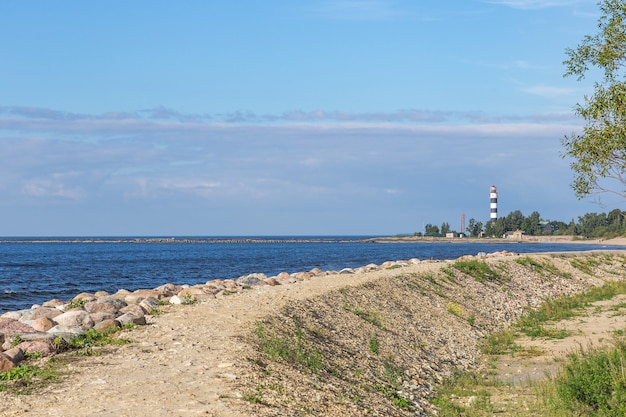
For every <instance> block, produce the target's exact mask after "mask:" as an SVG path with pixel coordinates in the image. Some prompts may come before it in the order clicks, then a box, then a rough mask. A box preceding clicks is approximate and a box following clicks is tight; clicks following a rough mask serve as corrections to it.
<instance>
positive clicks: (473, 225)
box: [467, 218, 483, 237]
mask: <svg viewBox="0 0 626 417" xmlns="http://www.w3.org/2000/svg"><path fill="white" fill-rule="evenodd" d="M482 231H483V222H478V221H476V219H474V218H471V219H469V224H468V226H467V232H468V233H469V235H470V236H471V237H477V236H480V233H481V232H482Z"/></svg>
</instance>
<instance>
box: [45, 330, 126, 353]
mask: <svg viewBox="0 0 626 417" xmlns="http://www.w3.org/2000/svg"><path fill="white" fill-rule="evenodd" d="M120 330H121V329H120V328H119V327H112V328H111V329H109V330H107V331H106V332H101V331H98V330H94V329H89V330H87V331H86V332H85V334H84V335H82V336H75V337H72V338H70V339H69V340H66V339H64V338H63V337H61V336H57V337H56V338H55V339H54V340H53V341H52V345H53V347H54V349H55V350H56V351H57V352H66V351H72V350H74V351H76V353H77V354H79V355H85V356H97V355H99V354H100V351H99V350H96V349H94V348H97V347H102V346H107V345H125V344H128V343H130V342H131V341H130V340H129V339H122V338H120V337H117V336H118V332H119V331H120Z"/></svg>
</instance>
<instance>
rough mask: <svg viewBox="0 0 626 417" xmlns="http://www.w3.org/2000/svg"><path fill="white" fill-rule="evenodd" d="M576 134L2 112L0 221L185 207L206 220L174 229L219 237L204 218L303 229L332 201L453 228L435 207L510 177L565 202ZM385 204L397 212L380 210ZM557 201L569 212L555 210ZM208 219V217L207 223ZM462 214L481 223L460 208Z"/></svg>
mask: <svg viewBox="0 0 626 417" xmlns="http://www.w3.org/2000/svg"><path fill="white" fill-rule="evenodd" d="M5 113H6V112H5ZM35 114H36V116H35ZM46 114H48V116H46ZM182 116H184V115H182ZM46 117H47V118H46ZM288 119H289V120H288ZM578 128H579V127H578V125H577V123H576V122H575V120H574V119H572V118H570V117H569V116H568V115H565V114H558V115H541V116H509V117H500V118H499V119H495V118H490V117H489V116H488V115H485V114H471V113H453V112H451V113H444V112H429V111H417V110H409V111H399V112H395V113H347V112H346V113H338V112H324V111H319V112H311V113H307V112H299V116H298V117H297V118H288V117H284V116H278V117H276V120H275V121H272V122H270V121H267V120H265V121H256V122H254V123H252V122H249V121H245V122H240V123H226V122H224V121H219V122H217V121H215V120H214V119H213V120H209V119H206V120H204V121H198V120H195V121H181V120H180V119H178V120H169V119H163V118H159V119H152V118H145V117H144V115H142V114H140V113H139V112H137V113H136V114H135V116H133V117H130V116H125V117H124V118H120V117H111V118H107V117H106V116H103V115H80V117H72V118H64V117H61V118H59V117H58V113H57V112H54V111H52V112H49V113H48V112H45V111H31V112H29V113H28V115H27V114H26V113H22V114H20V115H15V114H10V115H7V114H0V189H1V190H2V192H3V200H2V202H0V214H2V213H6V210H7V207H20V206H22V205H24V204H29V203H28V202H29V201H30V202H32V199H33V197H36V198H37V205H38V206H41V207H42V208H43V207H50V206H54V205H55V204H57V203H58V202H59V201H63V202H65V203H66V204H65V205H64V207H66V206H67V205H68V204H76V203H75V202H80V207H81V209H82V208H83V207H84V208H85V210H91V211H99V212H105V213H106V212H116V213H124V214H123V215H124V216H130V217H129V218H128V219H125V222H126V224H129V223H132V221H131V219H133V217H132V216H134V215H136V216H137V218H136V219H135V221H136V222H138V223H137V224H143V222H144V219H143V218H142V217H141V215H140V214H139V213H145V212H146V211H154V210H156V209H158V210H163V213H166V212H167V210H174V208H176V207H185V210H196V211H198V212H203V213H205V215H204V216H203V217H202V216H201V215H200V214H199V215H198V216H201V217H193V216H190V217H189V219H186V218H185V219H180V221H181V222H184V221H187V222H188V223H189V224H191V223H192V222H200V223H202V224H206V225H207V226H206V227H207V228H210V233H217V231H218V230H219V231H220V233H225V234H228V233H235V231H233V230H230V231H229V230H222V229H219V227H225V226H223V225H225V224H235V223H236V222H235V221H234V220H233V221H230V222H222V223H219V222H217V220H212V219H213V218H215V219H218V218H222V219H224V218H226V219H229V218H230V217H231V216H233V215H234V214H233V213H238V214H237V216H240V217H241V216H244V217H246V216H247V218H249V219H253V218H255V219H259V220H258V221H261V222H263V219H265V218H267V219H270V218H272V216H274V217H276V216H279V217H280V216H282V217H284V218H285V219H291V220H290V222H291V223H292V224H300V223H301V224H303V225H305V226H306V227H309V229H307V230H303V232H305V231H311V230H313V229H312V228H315V225H313V224H311V223H310V222H308V221H304V222H302V221H298V220H297V217H298V216H302V215H303V214H302V213H303V212H304V211H306V212H307V213H311V212H316V213H324V212H325V211H328V207H329V205H332V206H333V207H336V211H337V213H343V214H341V215H342V216H344V215H346V214H345V213H348V212H349V211H350V210H354V207H353V206H354V204H355V203H356V202H358V204H361V205H362V206H363V207H367V210H369V211H370V212H371V213H376V216H381V218H382V217H385V218H387V217H388V218H390V219H394V221H399V218H400V217H401V216H402V215H401V214H398V215H396V214H395V213H396V211H398V212H399V211H406V212H407V213H405V214H404V216H406V217H407V218H412V216H413V215H410V214H408V213H415V211H419V212H420V213H422V214H420V215H423V216H425V217H426V218H427V221H434V222H440V221H443V220H447V221H449V220H450V218H442V219H440V217H439V216H445V215H446V214H445V213H444V212H443V209H442V208H441V207H438V206H440V205H442V204H443V205H445V206H446V209H445V210H448V211H452V212H455V211H457V210H460V208H456V206H457V205H459V204H462V205H466V204H469V202H470V201H472V199H473V198H474V195H481V193H482V192H483V191H484V190H482V188H484V187H482V185H481V184H483V183H486V184H487V186H489V185H490V184H491V183H492V182H496V179H495V178H497V182H498V183H501V184H503V186H504V185H506V188H508V189H509V195H514V194H515V193H516V191H515V190H514V188H515V187H522V188H523V184H521V183H520V182H519V181H518V180H517V179H518V178H520V177H524V176H528V177H529V178H528V182H529V183H536V182H540V181H537V179H536V178H534V177H536V176H538V175H540V176H541V180H545V185H543V187H544V188H546V189H559V190H562V191H561V192H560V193H559V194H558V195H555V196H554V198H555V199H556V198H560V199H563V195H564V194H567V192H568V183H567V181H568V180H569V177H570V176H569V172H567V167H564V166H563V163H562V159H561V158H560V155H559V148H560V138H561V137H562V136H563V135H564V134H566V133H570V132H572V131H574V130H577V129H578ZM531 177H533V178H534V180H533V178H531ZM437 184H440V185H443V186H444V187H443V188H445V189H442V187H441V186H438V185H437ZM476 184H478V185H476ZM516 184H519V185H516ZM476 187H478V188H479V190H477V191H476V190H474V188H476ZM481 187H482V188H481ZM537 192H541V190H539V189H538V190H537ZM546 194H547V192H546ZM519 195H523V193H521V194H519ZM25 196H26V197H28V198H29V199H30V200H25V198H26V197H25ZM425 196H428V197H427V198H425ZM451 196H454V198H452V197H451ZM572 197H573V196H572ZM550 198H552V197H550ZM390 199H393V201H394V204H393V207H388V206H387V205H388V204H389V201H390ZM509 203H510V204H511V205H512V206H513V207H512V208H511V209H518V208H520V209H521V208H522V207H515V205H516V204H517V203H516V202H514V201H510V202H509ZM477 204H478V205H479V206H480V204H481V203H480V201H479V202H478V203H477ZM559 204H565V203H562V202H555V203H554V206H555V207H558V205H559ZM129 205H131V206H132V208H131V209H130V210H129V211H128V210H127V211H124V210H123V208H124V207H128V206H129ZM344 206H345V207H344ZM172 207H174V208H172ZM218 209H219V210H222V211H219V210H218ZM2 210H4V211H2ZM16 210H17V211H19V210H18V209H16ZM207 210H208V211H207ZM213 210H218V211H216V212H214V211H213ZM429 212H432V214H428V213H429ZM133 213H137V214H133ZM168 213H170V214H167V215H168V216H174V217H176V216H177V214H174V213H173V212H168ZM206 213H212V214H211V216H209V219H207V218H206ZM276 213H282V214H276ZM378 213H380V214H378ZM383 214H384V216H383ZM453 214H454V216H456V215H457V214H456V213H453ZM542 214H543V213H542ZM42 215H46V214H45V213H43V214H42ZM57 215H61V214H57ZM163 215H165V214H163ZM372 215H374V214H372ZM466 215H467V216H468V217H472V216H478V214H472V212H471V211H470V209H469V208H468V209H467V211H466ZM178 216H180V215H178ZM319 216H320V217H319V219H320V220H319V221H327V222H331V221H332V220H331V219H332V218H334V217H333V214H328V216H330V217H328V218H326V219H325V220H324V218H323V216H322V215H321V214H319ZM432 216H435V218H432ZM157 217H158V216H156V215H155V216H154V218H155V219H156V218H157ZM177 218H179V217H177ZM200 218H201V219H202V220H201V221H200ZM347 218H350V216H349V215H347ZM250 221H252V220H250ZM273 221H274V222H275V223H276V224H278V223H280V221H279V220H277V217H276V218H274V220H273ZM355 221H356V220H355ZM212 222H215V223H212ZM368 224H370V223H368ZM305 226H303V227H305ZM84 227H89V225H85V226H84ZM146 227H148V226H146ZM150 227H158V224H157V225H152V226H150ZM335 227H343V224H341V225H336V226H335ZM150 230H152V233H157V231H158V229H157V230H154V229H150ZM150 230H147V231H146V232H147V233H150ZM315 230H318V229H315ZM335 230H336V233H341V231H342V230H346V229H341V228H340V229H335ZM351 230H354V229H351ZM259 231H260V232H262V231H261V230H259ZM238 232H239V233H249V232H251V231H250V230H238ZM274 232H275V233H278V232H280V230H275V231H274ZM365 232H367V231H365ZM87 233H89V232H87ZM94 233H95V232H94ZM107 233H111V232H110V231H107ZM122 233H123V231H122ZM198 233H201V231H198Z"/></svg>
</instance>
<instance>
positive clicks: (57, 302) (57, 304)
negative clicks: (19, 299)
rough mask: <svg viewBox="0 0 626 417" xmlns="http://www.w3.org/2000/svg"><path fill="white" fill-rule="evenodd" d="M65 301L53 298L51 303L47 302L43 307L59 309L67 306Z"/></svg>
mask: <svg viewBox="0 0 626 417" xmlns="http://www.w3.org/2000/svg"><path fill="white" fill-rule="evenodd" d="M65 304H66V303H65V301H61V300H59V299H58V298H53V299H52V300H50V301H46V302H45V303H43V304H42V305H41V306H42V307H51V308H57V309H58V308H59V307H60V306H62V305H65Z"/></svg>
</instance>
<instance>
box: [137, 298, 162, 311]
mask: <svg viewBox="0 0 626 417" xmlns="http://www.w3.org/2000/svg"><path fill="white" fill-rule="evenodd" d="M158 306H159V300H157V299H156V298H154V297H148V298H144V299H143V300H141V302H140V303H139V307H141V308H142V309H143V311H144V313H146V314H150V313H152V312H153V311H154V310H156V308H157V307H158Z"/></svg>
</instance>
